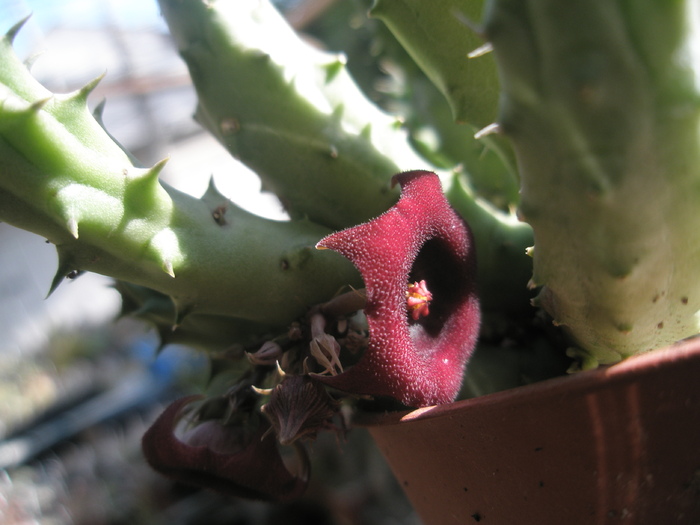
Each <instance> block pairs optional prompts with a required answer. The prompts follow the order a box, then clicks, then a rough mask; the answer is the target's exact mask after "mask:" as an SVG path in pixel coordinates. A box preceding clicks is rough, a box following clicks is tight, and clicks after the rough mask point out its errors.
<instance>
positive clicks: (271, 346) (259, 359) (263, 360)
mask: <svg viewBox="0 0 700 525" xmlns="http://www.w3.org/2000/svg"><path fill="white" fill-rule="evenodd" d="M283 353H284V351H283V350H282V347H281V346H280V345H279V344H278V343H276V342H275V341H266V342H265V343H263V345H262V346H261V347H260V349H259V350H257V351H256V352H246V357H247V358H248V361H250V362H251V363H253V364H254V365H263V366H273V365H274V364H275V363H277V361H279V360H280V358H281V357H282V354H283Z"/></svg>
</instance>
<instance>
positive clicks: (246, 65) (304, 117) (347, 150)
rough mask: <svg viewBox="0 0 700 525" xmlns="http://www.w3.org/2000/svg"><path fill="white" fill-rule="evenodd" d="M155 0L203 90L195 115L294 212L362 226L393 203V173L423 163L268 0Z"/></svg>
mask: <svg viewBox="0 0 700 525" xmlns="http://www.w3.org/2000/svg"><path fill="white" fill-rule="evenodd" d="M159 3H160V6H161V10H162V12H163V15H164V16H165V19H166V21H167V23H168V26H169V28H170V32H171V34H172V35H173V38H174V39H175V42H176V44H177V46H178V49H179V51H180V54H181V55H182V57H183V59H184V60H185V62H186V63H187V65H188V68H189V70H190V74H191V76H192V80H193V82H194V85H195V87H196V89H197V95H198V98H199V103H198V107H197V112H196V118H197V120H198V121H199V122H200V123H201V124H202V125H203V126H204V127H205V128H207V129H208V130H209V131H210V132H211V133H212V134H213V135H214V136H215V137H217V139H218V140H219V141H220V142H221V143H222V144H223V145H224V146H225V147H226V148H227V149H228V150H229V151H230V152H231V153H232V154H233V155H234V156H235V157H237V158H238V159H240V160H241V161H242V162H243V163H245V164H246V165H248V166H249V167H250V168H252V169H253V170H254V171H255V172H256V173H257V174H258V175H259V176H260V178H261V180H262V183H263V188H264V189H266V190H269V191H272V192H274V193H275V194H276V195H277V196H278V197H279V198H280V200H281V201H282V203H283V204H284V206H285V208H286V209H287V211H288V212H289V213H290V215H291V216H292V217H308V218H309V219H311V220H313V221H314V222H317V223H319V224H323V225H325V226H328V227H329V228H333V229H341V228H346V227H349V226H352V225H355V224H358V223H360V222H364V221H366V220H369V219H371V218H373V217H376V216H377V215H379V214H381V213H383V212H384V211H386V210H387V209H388V208H389V207H391V205H393V204H394V202H396V200H397V198H398V192H397V190H392V189H391V188H390V185H389V181H390V178H391V176H392V175H393V174H394V173H397V172H399V171H402V170H406V169H413V168H416V167H419V166H422V165H424V161H422V159H420V157H419V156H418V155H417V154H416V153H415V152H414V151H413V150H412V149H411V147H410V146H409V145H408V142H407V139H406V133H405V132H404V131H403V130H402V129H400V128H401V124H400V121H399V120H398V119H396V118H395V117H391V116H389V115H388V114H386V113H383V112H382V111H380V110H379V109H378V108H377V107H376V106H375V105H374V104H372V103H371V102H370V101H369V100H367V99H366V98H365V96H364V95H363V93H362V92H361V91H360V89H359V88H358V87H357V85H356V84H355V82H354V81H353V80H352V79H351V77H350V76H349V74H348V72H347V70H346V67H345V58H344V57H343V56H342V55H339V54H331V53H326V52H322V51H319V50H318V49H315V48H313V47H311V46H310V45H308V44H307V43H305V42H303V41H302V40H301V39H300V38H299V36H298V35H297V34H296V33H295V32H294V31H293V29H292V28H291V27H290V26H289V25H288V24H287V22H286V21H285V20H284V19H283V18H282V16H281V15H280V14H279V13H278V12H277V11H276V10H275V9H274V7H272V6H271V5H270V4H269V3H268V2H249V1H243V2H221V1H214V2H211V1H210V2H205V1H201V0H195V1H190V2H181V1H178V0H160V2H159Z"/></svg>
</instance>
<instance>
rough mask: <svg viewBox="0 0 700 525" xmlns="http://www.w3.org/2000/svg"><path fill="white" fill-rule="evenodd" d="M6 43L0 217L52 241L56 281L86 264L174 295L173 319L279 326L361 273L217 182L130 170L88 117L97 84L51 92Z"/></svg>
mask: <svg viewBox="0 0 700 525" xmlns="http://www.w3.org/2000/svg"><path fill="white" fill-rule="evenodd" d="M17 29H18V28H13V30H11V31H10V32H9V33H8V35H6V36H5V37H4V38H3V39H2V40H1V41H0V96H1V97H2V98H1V103H0V219H1V220H3V221H6V222H8V223H10V224H14V225H17V226H19V227H21V228H24V229H26V230H29V231H32V232H35V233H38V234H39V235H42V236H44V237H46V238H47V239H48V240H49V241H51V242H52V243H54V244H55V245H56V247H57V250H58V255H59V269H58V272H57V275H56V278H55V280H54V287H55V286H56V285H57V284H58V283H59V282H60V280H62V278H63V277H65V276H67V275H70V274H71V273H72V272H75V271H80V270H89V271H94V272H97V273H101V274H105V275H109V276H112V277H115V278H117V279H121V280H124V281H127V282H130V283H134V284H138V285H143V286H147V287H149V288H151V289H154V290H157V291H159V292H162V293H164V294H167V295H169V296H170V297H171V299H172V301H173V302H174V304H175V306H176V310H177V314H176V318H175V319H173V323H176V322H180V321H182V319H183V318H184V317H185V316H187V315H192V314H198V315H202V314H213V315H216V316H221V317H224V316H227V317H231V318H237V319H240V320H244V321H251V322H259V323H265V324H267V325H284V324H286V323H288V322H290V321H292V320H294V319H295V318H296V317H298V316H300V315H302V314H303V313H304V312H305V311H306V308H308V306H310V305H313V304H315V303H318V302H323V301H325V300H327V299H328V298H329V297H331V296H332V295H333V294H334V293H336V292H337V291H338V289H339V288H340V287H341V286H343V285H344V284H346V283H352V284H355V285H358V284H359V283H360V279H359V276H358V274H357V272H356V271H355V270H354V268H353V267H352V265H351V264H350V263H348V262H347V261H345V260H344V259H343V258H342V257H340V256H338V257H333V256H330V257H329V256H328V255H327V254H319V253H318V252H317V251H316V250H315V249H314V245H315V243H316V242H317V241H318V240H319V239H320V238H321V237H323V236H324V235H326V234H328V233H329V230H328V229H327V228H324V227H321V226H318V225H316V224H313V223H312V222H310V221H308V220H297V221H291V222H276V221H270V220H267V219H263V218H260V217H257V216H255V215H252V214H250V213H247V212H245V211H244V210H242V209H240V208H238V207H236V206H235V205H234V204H233V203H231V202H229V201H228V200H227V199H226V198H225V197H224V196H222V195H221V194H219V193H218V192H217V191H216V190H215V189H214V188H213V187H210V188H209V190H208V191H207V193H206V194H205V195H204V196H203V197H202V198H201V199H196V198H193V197H190V196H188V195H186V194H184V193H181V192H179V191H177V190H175V189H173V188H170V187H168V186H167V185H166V184H164V183H162V182H160V181H159V179H158V173H159V172H160V170H161V168H162V166H163V164H164V163H163V162H161V163H158V164H156V165H155V166H154V167H152V168H150V169H141V168H136V167H134V166H133V164H132V163H131V161H130V160H129V158H128V156H127V155H126V154H125V153H124V152H123V151H122V149H121V148H120V146H119V145H118V144H117V143H115V142H114V141H113V140H112V139H111V138H110V137H109V135H108V134H107V133H106V132H105V131H104V130H103V129H102V128H101V127H100V125H99V123H98V122H97V121H96V120H95V119H94V117H93V116H92V115H91V114H90V113H89V111H88V108H87V103H86V99H87V96H88V94H89V92H90V90H91V89H92V88H93V87H94V85H96V83H91V84H89V85H88V86H86V87H85V88H83V89H81V90H79V91H77V92H75V93H71V94H68V95H54V94H52V93H50V92H48V91H47V90H46V89H45V88H43V87H42V86H41V85H40V84H39V83H38V82H36V81H35V80H34V79H33V78H32V77H31V75H30V74H29V72H28V71H27V70H26V68H25V67H24V65H23V64H22V63H21V62H20V61H19V60H18V58H17V57H16V56H15V54H14V53H13V50H12V46H11V43H12V38H13V36H14V34H15V33H16V30H17Z"/></svg>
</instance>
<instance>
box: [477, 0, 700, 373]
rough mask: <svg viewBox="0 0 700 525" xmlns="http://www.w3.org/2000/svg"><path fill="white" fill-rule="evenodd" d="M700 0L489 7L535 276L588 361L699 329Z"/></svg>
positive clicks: (504, 1)
mask: <svg viewBox="0 0 700 525" xmlns="http://www.w3.org/2000/svg"><path fill="white" fill-rule="evenodd" d="M691 3H692V2H689V1H688V2H682V1H676V2H669V1H667V0H634V1H622V0H618V1H612V2H611V1H609V0H585V1H573V2H565V3H564V2H559V1H557V0H492V1H491V2H490V4H489V6H488V9H487V15H486V19H485V24H484V34H485V36H486V37H487V38H488V40H489V42H491V44H492V45H493V48H494V50H495V57H496V60H497V64H498V67H499V71H500V78H501V83H502V86H503V96H502V99H501V107H500V116H499V124H500V127H501V129H502V130H503V132H504V133H505V134H506V135H507V136H508V137H509V138H510V139H511V140H512V142H513V144H514V147H515V150H516V153H517V157H518V162H519V167H520V171H521V178H522V192H521V193H522V200H521V205H520V215H521V217H522V219H523V220H525V221H526V222H528V223H529V224H530V225H531V226H532V227H533V230H534V236H535V247H534V253H533V256H534V276H533V279H532V286H538V287H539V286H541V287H542V288H541V292H540V294H539V297H538V299H537V303H538V304H540V305H541V306H543V307H544V308H545V309H546V310H547V311H548V312H549V313H550V314H551V315H552V316H553V318H554V321H555V323H557V324H559V325H561V326H563V327H565V329H566V330H567V331H568V332H569V333H570V334H571V336H572V337H573V340H574V341H575V343H576V344H577V345H578V346H579V347H580V350H581V351H582V354H583V361H584V362H583V365H584V366H595V364H597V363H598V362H600V363H611V362H615V361H617V360H619V359H621V358H623V357H626V356H629V355H632V354H635V353H638V352H643V351H647V350H651V349H653V348H655V347H659V346H662V345H664V344H667V343H672V342H674V341H677V340H678V339H681V338H684V337H688V336H691V335H694V334H696V333H698V317H697V315H698V312H699V311H700V280H699V279H698V271H699V270H700V208H699V207H698V202H700V148H699V145H700V142H699V140H698V139H699V138H700V137H698V129H699V128H698V124H699V121H698V117H699V109H700V104H699V102H700V98H699V97H698V92H697V90H696V74H695V72H694V71H693V70H692V69H691V67H692V63H691V61H690V56H689V51H690V48H691V40H692V39H693V38H695V39H697V37H698V34H697V33H694V32H693V31H692V28H691V27H690V23H691V21H692V22H694V21H695V19H694V18H692V17H690V16H686V10H687V9H688V7H689V6H690V4H691ZM696 67H697V65H696Z"/></svg>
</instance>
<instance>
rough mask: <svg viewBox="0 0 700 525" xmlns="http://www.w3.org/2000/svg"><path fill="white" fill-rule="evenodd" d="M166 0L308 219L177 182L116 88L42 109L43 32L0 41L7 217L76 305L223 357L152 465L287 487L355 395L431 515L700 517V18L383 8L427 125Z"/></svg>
mask: <svg viewBox="0 0 700 525" xmlns="http://www.w3.org/2000/svg"><path fill="white" fill-rule="evenodd" d="M159 4H160V7H161V10H162V12H163V15H164V17H165V19H166V21H167V22H168V25H169V28H170V32H171V34H172V36H173V38H174V41H175V42H176V44H177V47H178V49H179V51H180V54H181V56H182V57H183V59H184V60H185V62H186V63H187V65H188V67H189V70H190V74H191V76H192V80H193V83H194V85H195V87H196V89H197V94H198V97H199V103H198V106H197V109H196V113H195V118H196V119H197V121H198V122H199V123H200V124H201V125H202V126H204V127H205V128H206V129H207V130H209V131H210V132H211V133H212V134H213V135H214V136H216V137H217V139H218V140H219V141H220V142H221V143H222V144H223V145H224V146H225V147H227V148H228V149H229V151H230V152H231V153H232V154H233V155H234V156H235V157H236V158H238V159H240V160H241V161H242V162H244V163H245V164H247V165H248V166H250V167H252V168H253V169H254V170H255V171H256V172H257V173H258V174H259V175H260V177H261V179H262V181H263V185H264V188H265V189H267V190H268V191H272V192H274V193H275V194H276V195H277V196H278V197H279V199H280V201H281V202H282V203H283V204H284V206H285V209H286V210H287V212H288V213H289V215H290V217H291V220H290V221H288V222H276V221H270V220H266V219H262V218H260V217H256V216H254V215H252V214H249V213H247V212H245V211H244V210H242V209H240V208H238V207H236V206H235V205H233V204H232V203H231V202H229V201H228V199H226V198H225V197H224V196H223V195H221V194H220V193H219V192H218V191H217V190H216V188H215V187H214V186H213V185H211V186H210V188H209V190H208V191H207V192H206V194H205V195H204V196H203V197H202V198H200V199H196V198H193V197H190V196H188V195H185V194H183V193H181V192H179V191H177V190H175V189H173V188H171V187H169V186H168V185H167V184H164V183H162V182H161V181H159V179H158V174H159V172H160V170H161V169H162V167H163V164H164V162H161V163H158V164H156V165H155V166H153V167H150V168H143V167H140V166H138V163H137V161H136V160H135V159H133V158H132V157H130V155H129V154H128V153H126V152H125V151H124V150H123V149H122V148H121V147H120V146H119V144H118V143H116V142H115V141H114V139H112V138H111V137H110V136H109V135H108V134H107V133H106V132H105V131H104V130H103V129H102V128H101V126H100V124H99V115H97V118H95V117H93V116H92V115H91V114H90V113H89V112H88V110H87V98H88V95H89V93H90V91H91V90H92V89H93V88H94V86H95V85H96V81H95V82H92V83H89V84H88V85H86V86H85V87H84V88H83V89H80V90H78V91H77V92H74V93H69V94H66V95H58V94H53V93H50V92H48V91H47V90H46V89H45V88H43V87H42V86H41V85H39V84H38V83H37V82H36V81H35V80H34V79H33V78H32V77H31V76H30V75H29V73H28V71H27V70H26V68H25V66H24V65H23V64H22V63H21V62H20V61H19V60H18V58H17V57H16V56H15V55H14V53H13V51H12V45H11V44H12V39H13V38H14V35H15V34H16V33H17V31H18V30H19V28H20V25H18V26H15V27H14V28H13V29H11V30H10V31H9V32H8V33H7V35H6V36H5V38H4V39H3V41H2V44H1V46H2V47H1V49H0V53H1V55H2V61H1V62H0V64H1V65H0V80H1V81H2V84H3V91H2V94H3V103H2V106H1V107H0V134H1V137H2V141H0V148H2V151H1V153H0V219H2V220H4V221H6V222H9V223H11V224H14V225H16V226H18V227H21V228H24V229H27V230H29V231H33V232H35V233H38V234H40V235H42V236H44V237H46V238H47V239H48V240H49V241H50V242H52V243H53V244H55V245H56V247H57V250H58V254H59V268H58V271H57V273H56V277H55V279H54V281H53V285H52V290H53V289H55V288H56V287H57V286H58V285H59V284H60V282H61V281H62V280H63V279H64V278H65V277H72V276H75V275H77V274H78V273H79V272H82V271H94V272H99V273H103V274H105V275H110V276H113V277H114V278H116V279H117V283H116V287H117V289H118V290H119V291H120V292H121V294H122V297H123V304H124V312H125V313H131V314H133V315H136V316H138V317H141V318H144V319H146V320H149V321H151V322H153V323H155V324H156V326H158V328H159V331H160V333H161V336H162V342H163V344H164V345H165V344H168V343H170V342H186V343H188V344H191V345H193V346H196V347H199V348H202V349H203V350H206V351H208V352H210V354H211V356H212V361H213V363H214V364H215V366H212V371H213V378H212V381H211V386H210V389H209V390H208V391H207V392H206V393H204V395H203V396H201V397H197V398H185V399H182V400H178V401H176V402H175V403H173V404H172V405H171V406H170V407H168V408H167V409H166V410H165V412H164V413H163V414H162V415H161V417H160V418H159V419H158V420H157V421H156V422H155V423H154V425H153V426H152V427H151V429H150V430H149V431H148V432H147V434H146V436H145V437H144V452H145V455H146V458H147V459H148V461H149V462H150V463H151V464H152V465H153V466H154V467H155V468H156V469H157V470H159V471H160V472H162V473H164V474H165V475H168V476H171V477H173V478H176V479H179V480H182V481H185V482H187V483H191V484H195V485H199V486H204V487H208V488H212V489H215V490H219V491H222V492H226V493H230V494H234V495H240V496H247V497H255V498H263V499H287V498H293V497H296V496H298V495H299V494H301V493H302V492H303V490H304V488H305V486H306V483H307V481H308V457H307V453H306V449H305V447H304V445H303V443H304V441H305V440H308V439H313V438H314V437H315V436H316V434H317V433H318V432H320V431H324V430H333V429H335V430H338V423H337V421H338V416H339V414H340V413H341V412H344V407H354V408H355V410H356V411H357V412H358V413H360V414H361V416H360V417H359V418H358V420H359V421H360V422H364V423H365V424H369V425H371V432H372V434H373V435H374V437H375V439H376V440H377V442H378V443H379V445H380V447H381V448H382V450H383V451H384V452H385V454H386V455H387V457H388V459H389V461H390V463H391V464H392V466H393V468H394V470H395V472H396V473H397V477H398V479H399V481H401V482H402V483H403V484H404V488H405V489H406V491H407V492H408V494H409V495H410V496H411V498H412V501H413V502H414V504H415V506H416V508H417V509H418V510H419V512H420V513H421V515H422V516H423V518H424V519H425V520H426V522H428V523H440V524H443V523H449V522H450V520H453V522H455V523H457V522H459V523H464V522H469V520H472V521H475V522H476V521H482V520H483V521H485V522H486V521H487V520H488V521H489V522H493V523H503V522H506V523H508V522H513V521H514V520H518V522H521V523H526V522H528V520H529V522H532V523H544V522H551V523H557V522H562V521H563V520H564V519H566V520H568V521H571V522H578V523H590V522H591V521H593V522H606V521H614V520H623V519H626V520H628V521H629V520H631V519H634V520H636V521H635V522H638V523H658V522H659V520H662V519H666V518H668V519H675V520H680V521H682V522H687V523H693V522H695V521H697V520H698V519H700V517H699V516H700V507H699V506H698V501H700V497H698V491H699V490H700V489H698V486H699V482H698V474H697V473H698V468H700V458H698V452H697V450H696V447H695V446H694V444H695V443H697V439H698V437H700V436H698V434H699V433H700V432H699V428H700V421H699V420H698V415H699V414H698V412H700V399H699V398H698V394H697V392H696V391H695V390H696V389H694V388H693V385H694V377H696V374H697V372H698V367H699V366H700V365H699V364H698V363H699V360H700V357H699V351H698V349H697V347H696V346H697V345H696V343H695V342H694V341H693V340H690V341H688V342H685V343H683V344H680V345H679V344H676V343H677V342H678V341H680V340H683V339H686V338H689V337H692V336H695V335H696V334H697V333H698V325H697V319H696V313H697V312H698V310H699V309H700V308H699V307H700V293H698V290H697V287H698V284H697V282H696V280H695V278H694V277H695V274H696V268H697V264H698V262H700V261H698V253H699V251H698V247H700V238H699V236H700V229H698V228H697V227H696V223H697V220H698V218H700V214H698V211H697V205H696V198H695V196H694V193H695V191H696V189H697V180H698V175H697V171H698V169H697V166H698V162H697V161H698V158H697V157H698V151H699V149H698V142H697V115H698V107H697V90H696V86H695V79H696V70H697V69H695V68H698V67H700V66H697V64H694V63H693V62H692V56H693V54H692V51H693V49H694V48H693V45H692V44H693V41H694V40H693V39H694V38H697V36H696V33H694V32H693V27H692V26H693V24H692V23H693V22H695V19H694V18H693V17H692V16H690V15H688V13H687V12H688V11H689V9H690V7H691V6H692V3H691V2H673V3H671V2H665V1H661V0H644V1H639V2H635V3H624V2H614V3H610V2H603V1H599V2H598V1H596V2H590V1H587V2H578V1H573V2H568V3H566V5H564V4H562V3H561V2H555V1H549V0H529V1H520V0H518V1H514V0H490V1H489V2H486V3H485V4H483V3H482V2H476V1H475V2H461V1H458V0H449V1H445V2H437V3H432V2H431V3H428V2H421V1H419V0H403V1H401V2H390V1H383V0H377V1H376V2H375V4H374V6H373V7H372V11H371V12H372V14H373V15H374V16H375V17H377V18H379V19H381V20H382V22H383V23H384V24H385V25H386V27H388V28H389V29H390V30H391V32H392V33H393V35H394V36H391V35H390V34H389V33H388V32H387V31H386V28H384V26H380V25H379V24H377V23H376V21H374V25H373V26H372V28H373V29H372V33H371V36H372V38H373V39H374V40H373V43H374V48H375V49H376V47H377V46H380V45H381V46H382V51H383V54H382V55H381V56H382V60H383V62H382V64H383V65H384V66H385V67H387V68H389V69H390V70H391V71H393V72H394V75H393V77H392V78H393V79H394V80H396V79H402V80H403V81H402V82H396V83H395V84H394V88H395V89H394V92H393V93H392V95H391V96H387V97H386V98H385V100H384V102H387V103H391V104H393V106H394V108H398V109H397V111H399V112H400V113H402V114H403V115H404V118H403V120H400V119H398V118H397V117H392V116H389V114H387V113H386V112H384V111H382V110H380V109H378V107H377V105H375V104H373V103H371V102H370V101H369V100H368V99H367V98H366V96H365V95H364V94H363V92H362V90H360V89H359V88H358V86H357V84H356V83H355V82H354V81H353V80H352V78H351V76H350V75H349V73H348V69H349V67H350V64H347V65H346V60H345V58H344V56H343V55H338V54H329V53H327V52H322V51H319V50H318V49H316V48H315V47H312V46H310V45H309V44H306V43H305V42H304V41H302V40H301V39H300V38H299V37H298V35H297V34H296V33H295V32H294V31H293V30H292V29H291V28H290V27H289V26H288V25H287V24H286V22H285V21H284V20H283V18H282V17H281V16H280V15H279V14H278V13H277V12H276V11H275V10H274V8H272V7H271V6H270V5H268V4H267V3H266V2H262V1H224V0H218V1H215V2H205V1H200V0H160V2H159ZM349 4H350V3H340V5H341V6H342V7H337V8H338V9H347V6H348V5H349ZM353 5H354V4H353ZM329 19H330V18H329ZM338 19H340V20H342V21H343V24H342V25H341V26H333V25H331V26H330V29H329V28H326V29H325V34H326V36H327V37H328V38H327V40H328V41H330V40H331V39H332V37H333V36H338V35H339V34H340V32H341V31H340V29H338V27H340V28H347V27H348V26H347V23H346V21H347V17H346V18H343V17H342V16H340V17H335V18H334V20H336V21H337V20H338ZM317 30H318V31H319V32H323V31H324V29H323V27H322V25H321V27H320V28H317ZM329 35H330V36H329ZM355 42H358V43H362V39H361V38H356V39H355ZM365 49H366V48H365ZM373 64H376V61H374V60H373V61H371V64H370V65H373ZM357 73H358V74H357V76H358V78H362V74H361V73H362V72H361V71H359V70H358V71H357ZM385 80H386V79H385ZM439 97H444V98H445V99H446V100H447V103H445V102H444V100H440V99H439ZM454 121H456V122H457V123H455V122H454ZM392 175H394V176H393V177H392ZM399 190H400V191H399ZM516 209H517V217H518V219H519V220H517V219H516V212H514V211H513V210H516ZM464 221H466V223H465V222H464ZM533 245H534V248H533ZM317 248H320V249H321V250H317ZM324 248H325V250H324ZM336 252H337V253H336ZM477 258H478V270H477V264H476V260H477ZM358 270H359V271H358ZM533 290H536V292H534V291H533ZM531 295H534V297H531ZM531 302H532V304H531ZM477 338H479V343H478V345H477ZM669 345H671V346H669ZM475 347H476V348H477V350H476V351H474V349H475ZM663 347H667V348H665V349H663ZM660 348H662V349H661V350H658V349H660ZM637 354H644V355H639V356H637ZM628 358H629V359H628ZM626 359H627V360H626ZM465 367H466V368H467V376H466V381H464V382H463V381H462V377H463V373H464V369H465ZM567 367H568V368H569V369H570V371H571V372H576V373H573V375H570V376H566V375H565V374H564V371H565V370H566V368H567ZM591 369H595V370H591ZM580 370H583V371H580ZM577 371H579V372H577ZM554 376H559V377H554ZM552 377H554V378H553V379H552ZM542 379H546V380H545V381H543V382H537V381H538V380H542ZM460 388H461V389H462V393H461V394H460ZM498 391H502V392H498ZM480 394H489V395H485V396H483V397H477V398H476V399H468V400H464V401H457V402H454V401H455V399H457V398H459V397H460V396H461V397H474V396H476V395H480ZM645 402H650V404H651V405H653V406H655V412H656V413H657V414H656V415H658V417H659V419H654V417H655V416H653V415H652V414H651V413H650V412H648V410H649V409H648V408H647V405H646V404H644V403H645ZM434 405H439V406H437V407H434ZM416 407H420V408H419V411H418V412H410V413H408V414H406V413H402V412H400V411H401V409H404V410H405V409H408V408H416ZM397 410H398V412H397ZM397 423H398V424H397ZM617 423H619V424H621V427H620V430H618V427H615V426H613V425H614V424H617ZM454 424H456V425H457V430H456V429H455V428H454V426H453V425H454ZM448 425H449V426H448ZM550 427H553V428H550ZM459 429H461V430H459ZM409 431H411V432H413V431H415V432H417V434H416V437H408V436H409V434H408V432H409ZM396 438H398V441H397V440H396ZM438 438H440V439H442V438H448V443H446V444H443V443H442V442H441V441H440V442H438ZM584 446H585V447H591V446H592V447H593V448H592V450H590V451H589V450H588V449H584ZM284 450H290V451H293V454H292V457H291V459H290V458H289V457H287V456H286V455H285V454H284ZM428 451H430V452H436V453H438V452H439V453H445V452H446V453H447V455H448V460H447V461H444V460H438V459H434V458H433V456H432V455H428V453H427V452H428ZM667 453H668V454H667ZM402 458H403V459H402ZM419 458H420V459H419ZM681 458H682V459H681ZM404 460H408V461H407V462H405V461H404ZM406 465H407V466H406ZM565 466H571V467H572V468H573V470H571V471H568V470H566V469H565V468H564V467H565ZM438 467H447V468H448V470H449V469H450V468H451V471H452V472H451V474H452V475H447V474H445V473H443V471H442V470H440V471H439V470H438ZM448 481H450V482H456V484H454V483H453V484H449V483H448ZM564 494H567V496H566V497H565V496H564ZM547 496H550V497H553V498H554V501H553V502H552V500H545V497H547ZM652 498H653V499H652ZM693 520H694V521H693Z"/></svg>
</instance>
